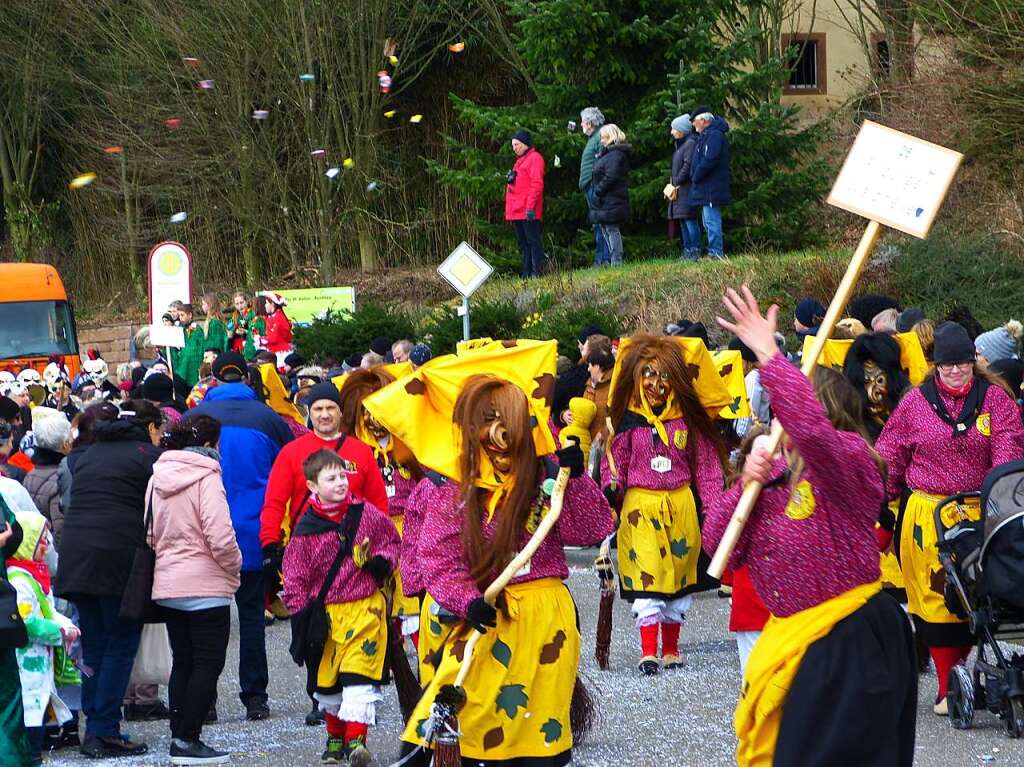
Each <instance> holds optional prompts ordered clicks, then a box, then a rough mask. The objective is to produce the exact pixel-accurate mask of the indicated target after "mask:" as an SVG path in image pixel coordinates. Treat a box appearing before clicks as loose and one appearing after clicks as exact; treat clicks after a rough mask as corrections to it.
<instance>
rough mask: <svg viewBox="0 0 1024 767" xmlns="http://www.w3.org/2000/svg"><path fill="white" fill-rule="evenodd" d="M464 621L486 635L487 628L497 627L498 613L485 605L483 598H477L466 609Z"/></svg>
mask: <svg viewBox="0 0 1024 767" xmlns="http://www.w3.org/2000/svg"><path fill="white" fill-rule="evenodd" d="M466 620H467V621H468V622H469V625H470V626H472V627H473V628H475V629H476V630H477V631H479V632H480V633H481V634H486V633H487V629H488V628H494V627H495V626H497V625H498V611H497V610H495V609H494V608H493V607H491V606H490V605H489V604H487V601H486V600H485V599H484V598H483V597H477V598H476V599H474V600H473V601H472V602H470V603H469V607H468V608H466Z"/></svg>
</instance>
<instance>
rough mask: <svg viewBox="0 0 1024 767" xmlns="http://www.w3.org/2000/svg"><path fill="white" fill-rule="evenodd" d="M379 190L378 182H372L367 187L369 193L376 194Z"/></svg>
mask: <svg viewBox="0 0 1024 767" xmlns="http://www.w3.org/2000/svg"><path fill="white" fill-rule="evenodd" d="M377 189H379V187H378V186H377V182H376V181H371V182H370V183H369V184H367V185H366V191H367V192H376V191H377Z"/></svg>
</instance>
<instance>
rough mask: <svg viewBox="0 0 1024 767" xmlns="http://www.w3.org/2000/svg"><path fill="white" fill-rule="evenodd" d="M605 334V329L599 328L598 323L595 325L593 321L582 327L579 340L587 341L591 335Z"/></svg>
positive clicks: (581, 341)
mask: <svg viewBox="0 0 1024 767" xmlns="http://www.w3.org/2000/svg"><path fill="white" fill-rule="evenodd" d="M603 335H604V331H603V330H601V328H599V327H598V326H597V325H594V324H593V323H591V324H589V325H584V326H583V327H582V328H581V329H580V333H579V335H578V336H577V338H578V339H579V342H580V343H581V344H582V343H586V340H587V339H588V338H590V337H591V336H603Z"/></svg>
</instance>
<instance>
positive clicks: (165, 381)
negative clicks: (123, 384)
mask: <svg viewBox="0 0 1024 767" xmlns="http://www.w3.org/2000/svg"><path fill="white" fill-rule="evenodd" d="M142 397H143V399H148V400H149V401H151V402H166V401H167V400H169V399H174V382H173V381H171V379H170V377H169V376H165V375H164V374H163V373H153V374H152V375H151V376H149V378H147V379H146V380H145V381H143V382H142Z"/></svg>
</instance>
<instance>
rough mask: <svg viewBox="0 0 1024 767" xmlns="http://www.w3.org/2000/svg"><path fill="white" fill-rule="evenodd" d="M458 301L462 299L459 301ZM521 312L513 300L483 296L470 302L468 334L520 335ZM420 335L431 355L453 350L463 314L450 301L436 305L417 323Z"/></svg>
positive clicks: (460, 336) (477, 335)
mask: <svg viewBox="0 0 1024 767" xmlns="http://www.w3.org/2000/svg"><path fill="white" fill-rule="evenodd" d="M460 303H461V301H460ZM523 317H524V313H523V311H521V310H520V309H519V308H518V307H516V305H515V304H514V303H513V302H512V301H507V300H503V299H483V300H474V301H471V302H470V311H469V319H470V328H469V329H470V335H471V336H472V337H473V338H494V339H505V338H519V337H520V331H521V330H522V327H523ZM420 337H421V338H422V339H423V340H424V341H425V342H426V343H428V344H430V348H431V350H433V352H434V355H435V356H436V355H439V354H448V353H451V352H454V351H455V347H456V345H457V344H458V343H459V341H461V340H462V317H460V316H459V314H458V308H457V306H456V305H453V304H445V305H442V306H438V307H436V308H435V309H434V310H433V311H432V312H431V313H430V314H428V315H427V316H426V317H425V318H424V320H423V321H422V322H421V323H420Z"/></svg>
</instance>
